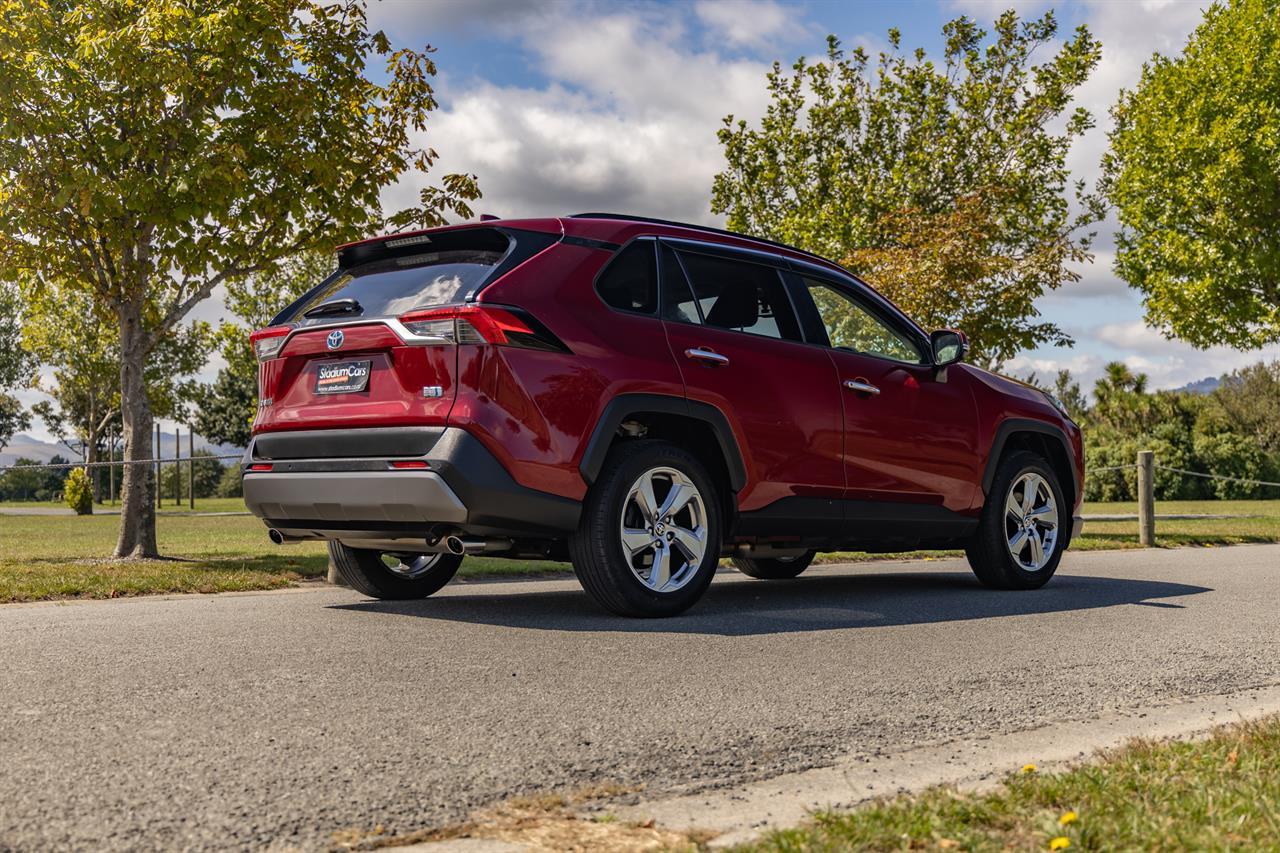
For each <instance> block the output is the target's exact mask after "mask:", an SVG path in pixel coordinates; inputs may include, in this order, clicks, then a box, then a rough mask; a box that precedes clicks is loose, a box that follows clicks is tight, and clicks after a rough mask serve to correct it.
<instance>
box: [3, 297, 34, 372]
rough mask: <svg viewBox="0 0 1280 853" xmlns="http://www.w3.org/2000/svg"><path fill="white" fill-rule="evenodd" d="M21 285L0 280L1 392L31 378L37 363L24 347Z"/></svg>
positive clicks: (23, 312)
mask: <svg viewBox="0 0 1280 853" xmlns="http://www.w3.org/2000/svg"><path fill="white" fill-rule="evenodd" d="M25 313H26V312H25V310H24V308H23V300H22V294H21V292H20V291H19V289H18V285H17V284H15V283H13V282H8V281H5V280H3V279H0V392H3V391H5V390H6V389H9V388H16V387H22V386H24V385H27V384H28V383H29V382H30V381H31V376H32V374H33V373H34V372H35V363H34V361H33V359H32V358H31V354H30V353H28V352H27V351H26V350H25V349H23V347H22V317H23V315H24V314H25Z"/></svg>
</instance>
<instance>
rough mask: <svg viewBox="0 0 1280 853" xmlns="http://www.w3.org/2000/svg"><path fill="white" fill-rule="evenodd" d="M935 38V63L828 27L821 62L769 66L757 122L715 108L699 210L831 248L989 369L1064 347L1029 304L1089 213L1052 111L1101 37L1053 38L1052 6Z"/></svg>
mask: <svg viewBox="0 0 1280 853" xmlns="http://www.w3.org/2000/svg"><path fill="white" fill-rule="evenodd" d="M943 34H944V36H945V48H944V52H943V55H942V57H941V61H940V62H935V61H934V60H933V59H931V58H929V57H928V56H926V54H925V53H924V51H922V50H916V51H914V52H910V53H908V52H905V51H903V49H902V47H901V41H900V37H899V34H898V32H897V31H896V30H890V32H889V42H890V45H891V49H890V50H889V51H887V52H883V53H881V54H880V55H879V57H878V59H877V60H876V61H875V62H874V63H873V62H872V59H871V57H870V56H869V55H868V54H867V53H866V52H865V51H864V50H863V49H862V48H856V49H854V50H853V51H851V52H848V53H846V52H845V51H844V50H842V49H841V47H840V44H839V42H838V41H837V40H836V38H835V37H834V36H832V37H830V38H829V39H828V53H827V56H826V57H825V58H824V61H821V62H808V61H806V60H805V59H803V58H802V59H800V60H798V61H797V62H796V63H795V64H794V65H793V66H792V68H791V70H790V72H789V73H788V72H784V71H783V69H782V67H781V66H780V65H779V64H776V63H775V65H774V67H773V70H772V71H771V72H770V73H769V75H768V89H769V95H770V98H771V102H770V104H769V107H768V110H767V112H766V114H765V116H764V118H763V119H762V121H761V122H760V125H759V127H758V128H757V127H750V126H748V124H747V123H746V122H745V121H735V120H734V117H733V116H729V117H727V118H726V119H725V124H724V127H723V128H722V129H721V131H720V135H719V136H720V142H721V144H722V146H723V147H724V154H725V159H726V161H727V168H726V169H725V170H724V171H723V172H721V173H720V174H719V175H717V176H716V178H715V182H714V185H713V188H712V201H711V207H712V210H713V211H714V212H717V213H724V214H726V215H727V218H728V224H729V226H730V227H731V228H734V229H737V230H740V231H745V232H748V233H751V234H756V235H759V236H762V237H768V238H772V239H776V240H782V241H784V242H788V243H792V244H795V245H798V246H800V247H802V248H805V249H809V250H811V251H814V252H817V253H819V254H822V255H826V256H828V257H832V258H836V259H838V260H840V261H841V262H842V263H844V264H845V265H846V266H848V267H850V268H851V269H852V270H853V271H854V272H857V273H859V274H860V275H862V276H864V277H865V278H866V279H868V280H869V281H870V282H871V283H872V284H874V285H875V286H876V287H877V288H878V289H879V290H880V291H881V292H882V293H884V294H885V295H886V296H888V297H890V298H891V299H893V300H894V301H895V302H897V303H898V304H899V305H901V306H902V307H903V308H904V309H906V310H907V311H908V313H911V314H912V315H914V316H915V317H916V318H918V319H919V320H920V321H921V322H922V323H924V324H926V325H928V326H933V327H942V326H955V327H959V328H963V329H965V330H966V331H967V332H969V334H970V338H971V340H972V342H973V345H974V350H973V352H974V358H976V359H978V360H979V361H985V362H987V363H988V364H990V365H993V366H994V365H997V364H999V363H1000V362H1002V361H1004V360H1005V359H1007V358H1009V357H1011V356H1012V355H1013V354H1014V353H1016V352H1017V351H1018V350H1020V349H1026V348H1031V347H1034V346H1037V345H1040V344H1044V343H1053V344H1069V343H1071V341H1070V338H1069V337H1068V336H1067V335H1066V334H1065V333H1064V332H1063V331H1062V330H1061V329H1060V328H1058V327H1057V326H1056V325H1055V324H1053V323H1051V322H1047V321H1044V320H1042V319H1040V318H1039V314H1038V312H1037V310H1036V308H1035V305H1034V302H1035V300H1036V299H1037V298H1038V297H1039V296H1041V295H1042V294H1043V293H1045V292H1046V291H1048V290H1052V289H1054V288H1057V287H1059V286H1060V285H1062V284H1063V283H1064V282H1071V281H1075V280H1077V279H1078V278H1079V275H1078V274H1077V273H1076V272H1074V271H1073V269H1072V265H1073V264H1076V263H1079V262H1081V261H1084V260H1086V259H1088V258H1089V257H1090V256H1089V254H1088V248H1089V245H1090V240H1091V238H1092V236H1093V235H1092V234H1091V233H1082V229H1085V228H1087V227H1088V226H1089V225H1090V224H1091V223H1093V222H1096V221H1098V220H1099V219H1100V218H1101V216H1102V209H1103V205H1102V200H1101V199H1100V197H1099V196H1097V195H1096V194H1094V193H1091V192H1089V191H1088V190H1087V189H1086V187H1085V185H1084V184H1083V182H1077V183H1075V184H1074V185H1070V183H1069V173H1068V169H1067V166H1066V156H1067V153H1068V151H1069V149H1070V147H1071V144H1072V142H1073V141H1074V140H1075V139H1076V138H1077V137H1079V136H1080V135H1081V134H1082V133H1084V132H1085V131H1086V130H1088V129H1089V128H1090V127H1092V126H1093V119H1092V117H1091V116H1090V114H1089V113H1088V111H1086V110H1084V109H1082V108H1077V109H1075V110H1070V109H1069V108H1070V104H1071V100H1072V97H1073V94H1074V92H1075V90H1076V89H1077V88H1078V87H1079V86H1080V85H1081V84H1082V83H1084V81H1085V80H1086V79H1087V78H1088V76H1089V74H1090V72H1091V71H1092V69H1093V68H1094V66H1095V65H1096V64H1097V62H1098V59H1099V57H1100V55H1101V54H1100V51H1101V49H1100V47H1099V44H1098V42H1097V41H1096V40H1095V39H1094V38H1093V37H1092V36H1091V35H1090V34H1089V31H1088V30H1087V29H1086V28H1084V27H1080V28H1078V29H1077V30H1076V31H1075V33H1074V34H1073V35H1072V36H1071V37H1070V38H1069V39H1067V40H1066V41H1065V42H1061V43H1059V42H1058V41H1057V39H1058V24H1057V21H1056V19H1055V18H1054V16H1053V14H1052V12H1050V13H1047V14H1045V15H1044V17H1042V18H1039V19H1037V20H1028V21H1020V20H1019V19H1018V17H1017V15H1016V14H1015V13H1013V12H1006V13H1005V14H1003V15H1001V16H1000V17H999V18H998V19H997V20H996V22H995V30H994V33H993V34H992V36H991V38H988V33H987V32H986V31H984V30H983V29H981V28H979V27H978V26H977V25H976V24H975V23H974V21H972V20H971V19H969V18H967V17H961V18H958V19H956V20H954V21H951V22H950V23H948V24H947V25H946V26H945V27H944V28H943ZM1050 44H1056V45H1058V47H1057V52H1056V54H1053V55H1052V56H1051V57H1048V58H1047V60H1046V61H1045V62H1043V63H1041V64H1034V63H1033V62H1032V54H1033V53H1034V52H1035V51H1036V50H1037V49H1043V48H1045V47H1046V46H1047V45H1050ZM1072 192H1073V193H1074V196H1075V199H1076V202H1077V205H1078V207H1077V211H1076V212H1074V213H1073V212H1072V210H1071V209H1070V203H1069V195H1070V194H1071V193H1072Z"/></svg>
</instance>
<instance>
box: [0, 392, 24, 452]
mask: <svg viewBox="0 0 1280 853" xmlns="http://www.w3.org/2000/svg"><path fill="white" fill-rule="evenodd" d="M30 428H31V415H30V414H29V413H28V412H27V411H26V410H25V409H23V408H22V402H21V401H20V400H19V399H18V398H17V397H15V396H13V395H12V394H5V393H3V392H0V450H4V449H5V447H7V446H8V444H9V442H10V441H13V437H14V436H15V435H17V434H18V433H20V432H22V431H23V430H24V429H30Z"/></svg>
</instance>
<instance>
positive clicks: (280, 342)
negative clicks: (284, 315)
mask: <svg viewBox="0 0 1280 853" xmlns="http://www.w3.org/2000/svg"><path fill="white" fill-rule="evenodd" d="M291 331H292V329H291V328H290V327H289V326H270V327H268V328H266V329H259V330H258V331H256V332H254V333H253V334H251V335H250V336H249V342H250V343H252V344H253V353H254V355H256V356H257V357H258V361H270V360H271V359H273V358H275V357H276V356H277V355H278V354H279V353H280V347H282V346H284V339H285V337H286V336H288V334H289V332H291Z"/></svg>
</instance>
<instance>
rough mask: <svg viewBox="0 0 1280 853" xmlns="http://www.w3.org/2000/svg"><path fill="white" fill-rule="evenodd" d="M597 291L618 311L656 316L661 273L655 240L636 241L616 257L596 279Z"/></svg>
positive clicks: (606, 302)
mask: <svg viewBox="0 0 1280 853" xmlns="http://www.w3.org/2000/svg"><path fill="white" fill-rule="evenodd" d="M596 292H597V293H599V294H600V298H601V299H603V300H604V301H605V304H607V305H609V306H610V307H612V308H617V309H618V310H619V311H633V312H635V313H637V314H655V313H657V310H658V274H657V263H656V260H655V258H654V241H653V240H637V241H636V242H634V243H632V244H631V245H630V246H627V247H626V248H625V249H623V250H622V251H620V252H619V253H618V254H617V255H615V256H614V257H613V259H611V260H610V261H609V263H608V265H607V266H606V267H605V268H604V271H603V272H602V273H601V274H600V277H599V278H598V279H597V280H596Z"/></svg>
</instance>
